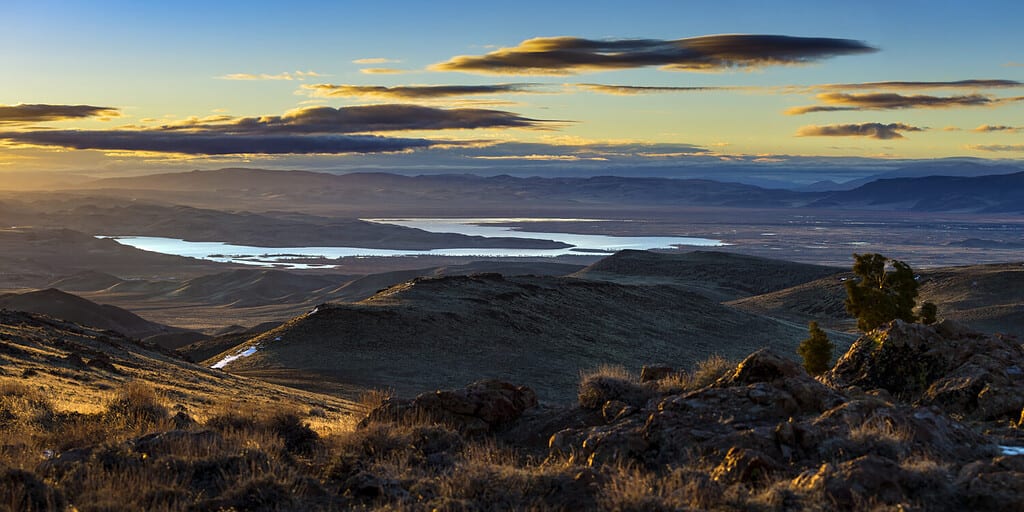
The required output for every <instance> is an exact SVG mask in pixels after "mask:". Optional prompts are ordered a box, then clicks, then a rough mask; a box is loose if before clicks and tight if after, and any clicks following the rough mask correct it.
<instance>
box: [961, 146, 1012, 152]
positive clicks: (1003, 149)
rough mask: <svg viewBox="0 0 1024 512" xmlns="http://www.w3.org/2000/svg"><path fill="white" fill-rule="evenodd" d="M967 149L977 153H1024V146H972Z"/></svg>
mask: <svg viewBox="0 0 1024 512" xmlns="http://www.w3.org/2000/svg"><path fill="white" fill-rule="evenodd" d="M965 147H966V148H967V149H973V150H975V151H989V152H1008V151H1021V152H1024V144H970V145H968V146H965Z"/></svg>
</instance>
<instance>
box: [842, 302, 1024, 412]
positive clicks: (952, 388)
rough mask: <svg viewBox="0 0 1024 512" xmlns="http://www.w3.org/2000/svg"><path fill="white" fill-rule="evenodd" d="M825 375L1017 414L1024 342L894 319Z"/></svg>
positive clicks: (945, 406) (921, 398)
mask: <svg viewBox="0 0 1024 512" xmlns="http://www.w3.org/2000/svg"><path fill="white" fill-rule="evenodd" d="M825 379H826V381H827V382H829V383H830V384H832V385H834V386H836V387H839V388H844V387H851V386H856V387H859V388H863V389H874V388H881V389H885V390H886V391H888V392H889V393H891V394H892V395H894V396H898V397H900V398H902V399H904V400H908V401H915V402H916V403H917V404H919V405H925V406H928V405H934V406H937V407H939V408H941V409H942V410H943V411H946V412H947V413H949V414H954V415H958V416H962V417H965V418H970V419H976V420H996V419H1016V418H1017V417H1018V416H1019V415H1020V414H1021V408H1022V407H1024V347H1022V346H1021V344H1020V341H1019V340H1017V339H1015V338H1013V337H1011V336H1003V335H994V336H990V335H985V334H981V333H976V332H972V331H969V330H967V329H965V328H963V327H961V326H959V325H957V324H955V323H953V322H949V321H944V322H942V323H940V324H937V325H933V326H929V325H922V324H910V323H905V322H902V321H900V320H895V321H893V322H891V323H890V324H888V325H886V326H884V327H882V328H880V329H877V330H875V331H872V332H870V333H868V334H865V335H864V336H862V337H861V338H860V339H858V340H857V341H856V342H855V343H854V344H853V346H851V347H850V350H849V351H847V352H846V354H845V355H843V356H842V357H841V358H840V359H839V361H838V362H837V363H836V365H835V367H834V368H833V369H832V370H831V371H829V372H828V373H827V374H826V376H825Z"/></svg>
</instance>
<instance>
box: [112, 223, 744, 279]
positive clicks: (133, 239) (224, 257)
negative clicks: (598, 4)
mask: <svg viewBox="0 0 1024 512" xmlns="http://www.w3.org/2000/svg"><path fill="white" fill-rule="evenodd" d="M365 220H367V221H369V222H378V223H383V224H396V225H399V226H405V227H410V228H417V229H422V230H424V231H430V232H434V233H459V234H463V235H471V236H484V237H492V238H493V237H504V238H530V239H540V240H554V241H557V242H564V243H566V244H570V245H572V247H568V248H563V249H511V248H509V249H501V248H497V249H481V248H450V249H432V250H394V249H370V248H363V247H273V248H271V247H252V246H245V245H233V244H226V243H222V242H188V241H185V240H180V239H176V238H161V237H151V236H117V237H113V238H117V241H118V242H120V243H121V244H124V245H130V246H132V247H135V248H138V249H142V250H145V251H153V252H159V253H164V254H174V255H178V256H187V257H191V258H200V259H207V260H213V261H220V262H233V263H243V264H248V265H259V266H278V267H286V268H292V269H303V268H324V267H330V266H331V265H329V264H327V263H326V262H325V264H300V263H288V262H285V261H283V260H289V259H301V258H327V259H334V258H341V257H348V256H418V255H430V256H479V257H498V256H504V257H512V256H519V257H538V256H540V257H544V256H547V257H555V256H562V255H567V254H595V253H597V254H601V253H608V254H610V253H613V252H616V251H621V250H624V249H641V250H643V249H659V248H672V247H675V246H680V245H683V246H699V247H720V246H722V245H725V244H724V243H722V241H720V240H711V239H708V238H690V237H651V236H640V237H633V236H607V235H581V234H574V233H550V232H543V233H542V232H531V231H520V229H523V227H524V226H523V225H528V224H529V223H531V222H550V221H556V222H578V221H588V222H593V221H594V220H593V219H551V218H544V219H531V218H526V219H493V218H483V219H470V218H462V219H365ZM497 223H501V224H509V225H503V226H498V225H495V224H497Z"/></svg>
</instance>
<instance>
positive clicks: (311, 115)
mask: <svg viewBox="0 0 1024 512" xmlns="http://www.w3.org/2000/svg"><path fill="white" fill-rule="evenodd" d="M546 123H549V121H544V120H539V119H530V118H527V117H522V116H520V115H518V114H515V113H512V112H506V111H504V110H490V109H480V108H451V109H442V108H434V107H425V106H421V105H393V104H389V105H365V106H356V107H340V108H332V107H308V108H303V109H298V110H293V111H291V112H287V113H285V114H284V115H280V116H262V117H243V118H236V119H232V120H231V121H227V122H220V123H209V124H202V123H200V124H194V123H187V124H174V125H165V126H163V127H161V129H164V130H198V131H215V132H223V133H248V134H270V133H291V134H296V133H365V132H382V131H409V130H451V129H476V128H542V127H544V125H545V124H546Z"/></svg>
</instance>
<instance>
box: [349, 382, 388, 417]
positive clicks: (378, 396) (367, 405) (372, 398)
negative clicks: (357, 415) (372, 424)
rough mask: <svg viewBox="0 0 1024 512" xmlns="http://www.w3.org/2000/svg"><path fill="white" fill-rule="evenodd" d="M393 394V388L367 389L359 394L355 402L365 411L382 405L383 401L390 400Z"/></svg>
mask: <svg viewBox="0 0 1024 512" xmlns="http://www.w3.org/2000/svg"><path fill="white" fill-rule="evenodd" d="M394 396H395V391H394V390H393V389H389V388H388V389H368V390H366V391H363V392H362V393H360V394H359V397H358V398H357V399H356V403H357V404H358V405H359V407H360V408H361V409H362V410H363V411H364V414H365V413H369V412H370V411H372V410H374V409H376V408H378V407H380V406H381V405H384V402H387V401H388V400H391V399H392V398H394Z"/></svg>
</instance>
